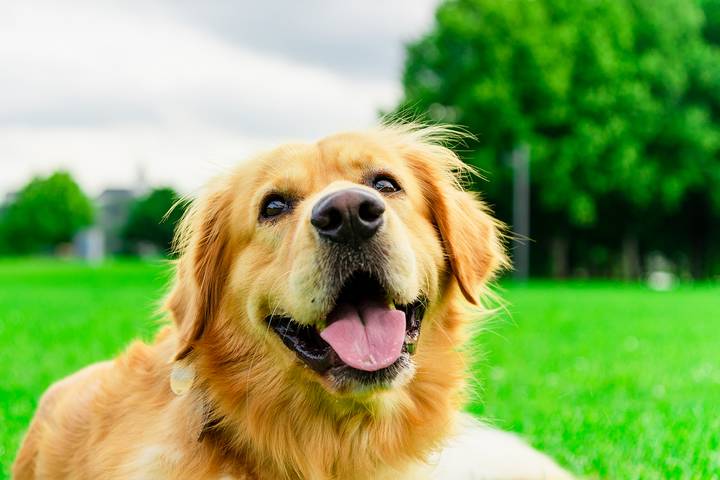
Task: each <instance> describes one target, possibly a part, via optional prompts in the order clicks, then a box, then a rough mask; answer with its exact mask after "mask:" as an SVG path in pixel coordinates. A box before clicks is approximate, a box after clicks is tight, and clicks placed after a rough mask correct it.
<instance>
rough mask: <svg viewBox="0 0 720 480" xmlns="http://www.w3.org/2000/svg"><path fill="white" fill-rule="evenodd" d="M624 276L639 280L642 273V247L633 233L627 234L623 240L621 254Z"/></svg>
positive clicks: (628, 278) (626, 278)
mask: <svg viewBox="0 0 720 480" xmlns="http://www.w3.org/2000/svg"><path fill="white" fill-rule="evenodd" d="M620 261H621V268H622V276H623V278H624V279H625V280H637V279H638V278H640V275H641V274H642V269H641V267H640V247H639V246H638V239H637V237H636V236H635V235H633V234H626V235H625V236H624V237H623V241H622V252H621V254H620Z"/></svg>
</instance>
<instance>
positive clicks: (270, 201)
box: [260, 194, 290, 218]
mask: <svg viewBox="0 0 720 480" xmlns="http://www.w3.org/2000/svg"><path fill="white" fill-rule="evenodd" d="M288 210H290V202H289V201H287V200H286V199H285V198H283V197H281V196H280V195H277V194H275V195H270V196H269V197H267V198H266V199H265V201H264V202H263V205H262V208H261V209H260V216H261V217H262V218H273V217H277V216H278V215H280V214H282V213H285V212H287V211H288Z"/></svg>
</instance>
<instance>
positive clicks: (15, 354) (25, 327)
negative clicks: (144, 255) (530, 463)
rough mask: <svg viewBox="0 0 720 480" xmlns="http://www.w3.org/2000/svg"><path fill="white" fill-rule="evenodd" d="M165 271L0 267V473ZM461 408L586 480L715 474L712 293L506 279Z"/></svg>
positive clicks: (718, 310)
mask: <svg viewBox="0 0 720 480" xmlns="http://www.w3.org/2000/svg"><path fill="white" fill-rule="evenodd" d="M167 282H168V267H167V264H165V263H162V262H158V263H140V262H114V263H108V264H106V265H103V266H102V267H89V266H84V265H81V264H77V263H65V262H58V261H50V260H25V261H21V260H0V379H1V380H0V472H1V473H2V475H3V476H7V475H8V472H9V466H10V463H11V461H12V458H13V456H14V454H15V451H16V449H17V446H18V443H19V441H20V439H21V436H22V434H23V431H24V429H25V428H26V426H27V424H28V422H29V420H30V417H31V415H32V412H33V410H34V408H35V405H36V401H37V398H38V396H39V395H40V394H41V392H42V391H43V390H44V389H45V388H46V387H47V386H48V385H49V384H50V383H51V382H52V381H54V380H56V379H58V378H60V377H62V376H64V375H67V374H68V373H71V372H73V371H75V370H77V369H78V368H80V367H82V366H84V365H86V364H88V363H90V362H93V361H96V360H100V359H104V358H108V357H111V356H113V355H116V354H117V353H119V352H120V351H121V350H122V349H123V347H124V346H125V345H126V344H127V342H128V341H129V340H130V339H132V338H135V337H141V338H146V339H147V338H150V337H151V336H152V333H153V332H154V331H155V329H156V328H157V324H158V322H159V319H158V318H157V317H156V316H155V315H154V311H155V307H156V304H157V301H158V299H159V298H160V297H161V295H162V292H163V291H164V290H165V286H166V285H167ZM500 293H501V295H502V297H503V298H505V299H506V301H507V303H508V306H507V313H502V314H500V315H498V316H497V318H495V319H494V320H492V321H491V322H489V324H488V325H487V326H486V328H485V329H484V332H483V333H481V334H480V335H479V336H478V337H477V339H476V340H475V346H476V347H478V349H479V350H481V351H482V352H484V354H483V358H482V359H481V360H479V361H477V362H476V364H475V368H474V373H475V376H476V379H477V380H476V388H475V395H474V397H473V401H472V403H471V405H470V407H469V408H470V410H471V411H472V412H474V413H477V414H480V415H482V416H483V417H484V418H486V419H488V420H489V421H491V422H492V423H494V424H495V425H498V426H500V427H502V428H504V429H508V430H513V431H517V432H520V433H521V434H522V435H523V436H525V437H526V438H527V439H528V440H529V441H530V442H531V443H532V444H533V445H535V446H537V447H538V448H541V449H542V450H544V451H546V452H548V453H549V454H551V455H552V456H554V457H556V458H557V459H558V460H559V461H560V462H561V463H562V464H563V465H565V466H567V467H568V468H570V469H571V470H573V471H574V472H577V473H579V474H582V476H585V477H588V478H609V479H634V478H638V479H655V478H658V479H659V478H698V479H711V478H720V286H717V285H710V284H704V285H697V286H692V287H691V286H686V287H681V288H679V289H677V290H675V291H672V292H667V293H658V292H652V291H649V290H647V289H646V288H645V287H643V286H640V285H623V284H613V283H562V284H557V283H549V282H532V283H530V284H529V285H526V286H518V285H513V284H505V285H503V288H502V289H501V290H500Z"/></svg>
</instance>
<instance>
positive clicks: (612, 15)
mask: <svg viewBox="0 0 720 480" xmlns="http://www.w3.org/2000/svg"><path fill="white" fill-rule="evenodd" d="M701 7H703V8H704V9H705V10H703V8H701ZM706 13H707V16H706ZM719 13H720V5H719V2H718V1H717V0H704V2H703V3H702V5H700V4H698V3H695V2H690V1H682V0H616V1H612V2H608V1H606V0H585V1H580V2H578V1H574V0H533V1H529V0H450V1H446V2H445V3H443V4H442V5H441V6H440V7H439V9H438V11H437V14H436V23H435V26H434V28H433V29H432V30H431V31H430V32H429V33H428V34H427V35H425V36H424V37H423V38H421V39H420V40H419V41H417V42H415V43H413V44H411V45H410V46H409V47H408V57H407V61H406V65H405V72H404V76H403V83H404V87H405V96H404V99H403V101H402V102H401V104H400V105H399V106H398V108H397V111H398V112H403V113H413V114H414V113H416V112H420V113H421V114H427V115H428V116H429V117H430V118H431V119H432V120H436V121H441V122H455V123H459V124H461V125H464V126H466V127H468V129H469V130H470V131H471V132H473V133H475V134H476V135H477V138H478V140H477V141H476V142H474V143H472V144H471V145H469V147H470V148H469V151H470V152H471V153H468V154H467V155H466V160H467V161H468V162H470V163H472V164H474V165H476V166H477V167H479V168H480V169H481V170H482V171H485V172H488V174H487V177H489V179H490V180H491V181H490V182H489V183H488V184H483V185H482V189H483V190H484V191H485V192H486V196H487V197H488V198H489V199H490V201H491V202H492V203H494V204H495V206H496V209H497V211H498V213H499V214H500V215H501V216H502V217H504V218H505V219H506V220H507V219H509V218H510V212H511V205H510V200H511V195H510V192H511V183H510V182H511V171H510V167H509V165H508V162H507V155H508V153H509V152H510V151H512V149H513V148H515V147H517V146H518V145H520V144H528V145H529V146H530V150H531V152H532V157H531V161H532V163H531V168H532V179H533V180H532V191H533V233H532V235H533V238H535V239H536V240H537V241H538V244H539V245H540V246H541V247H542V246H543V245H544V246H545V247H547V245H548V241H547V240H548V239H549V238H554V237H557V236H564V237H568V236H571V234H572V237H573V238H579V239H582V238H587V239H588V240H589V241H590V242H591V243H593V242H594V243H596V244H597V245H595V246H592V245H589V246H587V247H588V248H582V250H583V252H584V253H582V254H581V256H582V257H583V258H582V259H581V262H580V263H583V262H584V263H588V262H590V263H592V262H591V259H589V257H588V255H591V253H590V252H592V251H595V252H596V253H597V252H600V253H598V258H600V259H607V258H608V257H610V256H611V255H610V251H611V250H612V249H617V248H620V245H621V243H622V241H621V239H622V238H627V237H631V238H639V239H640V241H642V242H643V244H644V245H645V246H646V247H647V248H654V247H662V245H660V244H659V243H658V242H657V238H656V237H657V236H658V235H659V234H661V233H663V229H665V230H668V224H667V221H668V219H670V218H671V217H672V218H674V217H673V216H677V215H678V214H679V212H680V211H682V210H683V209H684V208H687V205H688V202H698V201H699V202H701V203H703V207H704V208H707V209H708V212H712V213H709V214H715V215H717V214H718V213H720V165H719V163H718V152H719V151H720V125H719V124H718V120H719V115H720V108H719V107H720V102H719V100H720V53H719V50H718V48H717V45H718V41H719V40H720V36H719V35H718V32H720V19H718V17H717V15H718V14H719ZM677 233H678V232H677V231H672V234H673V236H675V237H677ZM596 247H597V248H596ZM576 250H577V249H576Z"/></svg>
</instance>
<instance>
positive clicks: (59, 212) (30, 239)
mask: <svg viewBox="0 0 720 480" xmlns="http://www.w3.org/2000/svg"><path fill="white" fill-rule="evenodd" d="M92 221H93V206H92V203H91V202H90V200H89V199H88V197H87V196H86V195H85V194H84V193H83V192H82V190H81V189H80V187H79V186H78V184H77V183H75V181H74V180H73V178H72V176H71V175H70V174H69V173H67V172H56V173H53V174H52V175H50V176H49V177H47V178H41V177H37V178H34V179H33V180H32V181H30V183H28V184H27V185H26V186H25V187H24V188H23V189H22V190H21V191H20V192H19V193H18V194H17V197H16V199H15V200H14V201H13V202H12V203H11V204H10V205H9V206H8V207H7V210H6V211H5V213H4V214H3V216H2V219H1V220H0V223H1V225H0V234H1V235H2V236H3V239H4V240H3V242H0V243H3V244H4V248H5V249H6V250H7V251H9V252H11V253H39V252H47V251H49V250H51V249H52V248H53V247H55V246H57V245H59V244H61V243H65V242H70V241H71V240H72V238H73V236H74V235H75V234H76V233H77V232H78V231H79V230H81V229H82V228H84V227H86V226H88V225H90V224H91V223H92Z"/></svg>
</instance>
